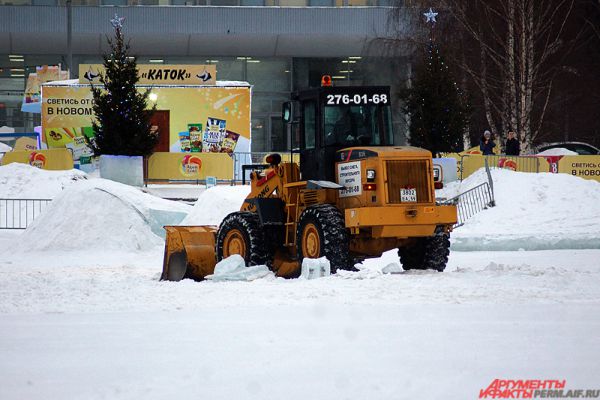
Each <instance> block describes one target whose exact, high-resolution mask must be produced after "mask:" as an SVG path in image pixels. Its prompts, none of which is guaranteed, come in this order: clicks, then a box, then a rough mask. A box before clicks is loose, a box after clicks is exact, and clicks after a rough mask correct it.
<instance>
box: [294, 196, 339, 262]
mask: <svg viewBox="0 0 600 400" xmlns="http://www.w3.org/2000/svg"><path fill="white" fill-rule="evenodd" d="M296 244H297V248H298V260H300V262H302V259H304V258H319V257H323V256H325V257H327V259H328V260H329V263H330V265H331V273H332V274H333V273H335V272H336V271H337V270H338V269H348V232H347V231H346V227H345V223H344V217H343V216H342V213H341V212H340V210H338V209H337V208H336V207H334V206H332V205H331V204H319V205H315V206H310V207H308V208H307V209H306V210H304V211H303V212H302V214H301V215H300V220H299V221H298V229H297V231H296Z"/></svg>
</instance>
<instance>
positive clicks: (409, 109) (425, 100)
mask: <svg viewBox="0 0 600 400" xmlns="http://www.w3.org/2000/svg"><path fill="white" fill-rule="evenodd" d="M423 15H425V18H426V19H425V23H426V24H428V25H429V24H430V36H429V41H428V43H427V45H426V46H425V49H424V50H425V51H424V57H423V59H422V61H421V62H420V64H419V65H418V67H417V68H416V69H415V79H414V80H413V86H412V88H409V89H406V90H405V91H404V93H403V95H402V97H403V99H404V102H405V112H406V113H407V115H409V116H410V126H409V130H410V144H411V145H413V146H418V147H423V148H426V149H428V150H430V151H431V152H432V153H433V154H434V155H437V154H439V153H441V152H454V151H461V150H462V134H463V131H464V129H465V126H466V124H467V122H468V118H469V113H470V111H469V106H468V103H467V101H466V97H465V96H464V95H463V93H462V91H461V90H460V89H459V88H458V86H457V85H456V83H455V80H454V78H453V77H452V73H451V71H450V69H449V68H448V65H446V63H445V62H444V60H443V57H442V56H441V54H440V50H439V48H438V46H437V44H436V42H435V39H434V28H435V24H436V22H437V20H436V17H437V16H438V13H437V12H434V11H433V9H431V8H430V9H429V11H428V12H426V13H424V14H423Z"/></svg>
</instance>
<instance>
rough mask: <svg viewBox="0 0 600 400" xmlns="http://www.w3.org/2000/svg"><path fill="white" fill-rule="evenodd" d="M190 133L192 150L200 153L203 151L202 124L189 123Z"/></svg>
mask: <svg viewBox="0 0 600 400" xmlns="http://www.w3.org/2000/svg"><path fill="white" fill-rule="evenodd" d="M188 132H189V133H190V137H189V139H190V151H191V152H192V153H199V152H201V151H202V124H188Z"/></svg>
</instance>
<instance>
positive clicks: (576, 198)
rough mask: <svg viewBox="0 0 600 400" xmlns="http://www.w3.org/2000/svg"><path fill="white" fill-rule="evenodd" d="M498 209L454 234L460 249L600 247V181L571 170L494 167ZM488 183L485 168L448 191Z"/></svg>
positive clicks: (492, 210) (455, 245)
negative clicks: (528, 169)
mask: <svg viewBox="0 0 600 400" xmlns="http://www.w3.org/2000/svg"><path fill="white" fill-rule="evenodd" d="M491 173H492V179H493V182H494V194H495V200H496V207H493V208H491V209H488V210H485V211H482V212H480V213H479V214H477V215H475V216H474V217H472V218H471V219H469V220H467V222H466V223H465V225H464V226H462V227H459V228H457V229H456V230H455V231H454V232H453V234H452V237H453V240H452V248H453V249H454V250H465V251H469V250H519V249H524V250H543V249H556V248H562V249H567V248H568V249H584V248H600V207H599V206H598V204H600V183H598V182H596V181H592V180H585V179H581V178H578V177H574V176H571V175H568V174H551V173H539V174H533V173H523V172H514V171H510V170H505V169H494V170H492V171H491ZM486 181H487V175H486V173H485V170H483V169H481V170H479V171H477V172H476V173H475V174H473V175H471V176H470V177H469V178H467V179H466V180H464V181H463V182H462V185H458V186H450V185H449V187H448V188H447V190H448V191H452V190H454V191H456V190H457V188H458V189H459V191H461V192H464V191H465V190H468V189H470V188H472V187H475V186H477V185H478V184H480V183H482V182H486Z"/></svg>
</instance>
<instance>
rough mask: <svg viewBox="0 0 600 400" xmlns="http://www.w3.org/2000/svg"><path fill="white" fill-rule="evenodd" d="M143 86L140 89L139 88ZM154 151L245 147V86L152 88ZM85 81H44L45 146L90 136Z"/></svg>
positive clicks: (242, 149)
mask: <svg viewBox="0 0 600 400" xmlns="http://www.w3.org/2000/svg"><path fill="white" fill-rule="evenodd" d="M138 90H140V91H144V90H146V88H144V87H140V88H139V89H138ZM151 94H152V97H151V100H150V102H154V103H156V111H157V112H156V113H155V115H156V116H157V117H160V118H157V121H158V122H157V126H156V129H157V131H158V135H159V137H163V136H162V135H164V138H165V148H164V149H159V151H172V152H178V153H181V152H186V151H203V152H221V153H232V152H236V151H237V152H247V151H250V100H251V92H250V87H249V86H236V87H233V86H231V87H228V86H207V87H194V86H190V87H154V88H152V93H151ZM92 104H93V98H92V92H91V87H90V85H80V84H77V85H68V86H67V85H63V86H58V85H52V84H50V85H44V86H43V87H42V131H43V138H44V141H45V142H46V143H47V144H48V147H49V148H63V147H65V146H66V145H68V144H70V143H73V142H74V141H75V137H78V136H85V137H87V138H88V139H89V138H92V137H93V130H92V121H93V119H94V112H93V109H92Z"/></svg>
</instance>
